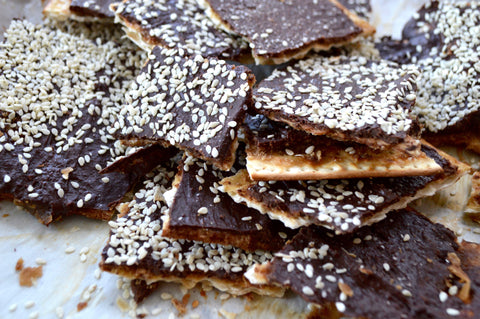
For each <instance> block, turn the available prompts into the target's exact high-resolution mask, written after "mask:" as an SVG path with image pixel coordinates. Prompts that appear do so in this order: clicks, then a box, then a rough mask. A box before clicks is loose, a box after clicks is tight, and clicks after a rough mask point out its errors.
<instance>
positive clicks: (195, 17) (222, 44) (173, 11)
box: [112, 0, 250, 60]
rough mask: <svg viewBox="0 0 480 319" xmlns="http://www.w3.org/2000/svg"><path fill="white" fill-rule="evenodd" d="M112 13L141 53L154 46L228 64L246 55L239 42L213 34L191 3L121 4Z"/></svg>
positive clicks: (147, 0) (144, 0) (143, 0)
mask: <svg viewBox="0 0 480 319" xmlns="http://www.w3.org/2000/svg"><path fill="white" fill-rule="evenodd" d="M112 10H114V11H115V17H116V19H115V21H116V22H117V23H121V24H123V25H124V26H125V32H126V34H127V36H128V37H129V38H130V39H131V40H132V41H133V42H135V43H136V44H137V45H139V46H140V47H141V48H143V49H144V50H148V51H150V50H151V49H152V48H153V47H154V46H157V45H158V46H161V47H164V48H172V49H173V48H176V49H183V50H185V51H186V52H187V53H188V54H189V55H197V54H198V55H201V56H204V57H209V56H213V57H218V58H224V59H230V60H232V59H238V58H241V56H243V55H245V56H248V55H250V54H249V52H248V50H247V49H248V48H247V46H246V44H245V43H244V42H243V41H242V39H240V38H235V37H233V36H232V35H229V34H228V33H225V32H223V31H220V30H217V29H216V28H215V26H214V24H213V22H212V21H210V19H208V17H207V16H205V12H204V10H203V9H202V8H200V6H199V5H198V3H197V2H196V1H195V0H182V1H178V0H157V1H151V0H124V1H123V2H121V3H117V4H114V5H112Z"/></svg>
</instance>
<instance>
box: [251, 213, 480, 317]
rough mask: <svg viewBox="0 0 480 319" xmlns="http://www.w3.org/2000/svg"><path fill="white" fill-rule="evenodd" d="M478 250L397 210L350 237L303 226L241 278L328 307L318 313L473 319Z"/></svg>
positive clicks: (479, 297) (477, 301)
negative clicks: (270, 258) (274, 286)
mask: <svg viewBox="0 0 480 319" xmlns="http://www.w3.org/2000/svg"><path fill="white" fill-rule="evenodd" d="M479 253H480V245H479V244H476V243H469V242H466V241H463V242H462V243H458V241H457V238H456V237H455V235H454V234H453V232H451V231H450V230H448V229H446V228H445V227H444V226H442V225H440V224H434V223H432V222H431V221H429V220H428V219H427V218H425V217H424V216H422V215H420V214H418V213H415V212H412V211H409V210H401V211H396V212H392V213H391V214H389V216H388V218H386V219H385V220H383V221H381V222H380V223H378V224H375V225H373V226H370V227H364V228H361V229H359V230H358V231H357V232H356V233H354V234H349V235H343V236H335V235H333V234H331V233H328V232H326V231H325V230H324V229H321V228H314V227H309V228H304V229H302V230H301V231H300V233H299V234H298V235H297V236H296V237H294V239H293V240H292V241H291V242H290V243H289V244H287V245H286V246H285V248H284V249H283V250H282V251H281V252H279V253H277V254H275V258H274V259H273V261H272V262H270V263H269V264H266V265H262V266H258V267H256V272H255V271H252V272H249V274H247V276H248V278H249V279H250V278H251V279H252V282H255V283H259V282H268V283H277V284H279V285H281V286H283V287H289V288H291V289H292V290H293V291H294V292H296V293H297V294H298V295H300V296H301V297H302V298H303V299H305V300H306V301H307V302H310V303H312V304H314V305H317V306H319V307H321V308H322V309H323V310H324V311H325V310H330V311H329V312H330V313H329V315H326V314H324V316H323V317H322V318H340V317H342V318H343V317H348V318H477V317H478V315H479V314H480V294H479V289H480V285H479V283H480V262H479V258H478V255H479ZM327 312H328V311H327Z"/></svg>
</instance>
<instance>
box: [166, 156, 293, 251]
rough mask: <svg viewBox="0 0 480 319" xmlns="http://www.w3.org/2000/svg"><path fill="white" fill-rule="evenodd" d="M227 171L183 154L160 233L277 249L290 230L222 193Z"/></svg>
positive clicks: (177, 237) (252, 247)
mask: <svg viewBox="0 0 480 319" xmlns="http://www.w3.org/2000/svg"><path fill="white" fill-rule="evenodd" d="M235 171H236V170H235ZM231 175H233V173H231V172H222V171H220V170H219V169H215V168H214V167H213V166H212V165H208V164H206V163H205V162H204V161H202V160H198V159H195V158H193V157H191V156H186V157H185V158H184V159H183V161H182V162H181V163H180V166H179V173H178V174H177V176H176V178H175V183H174V187H173V192H174V193H175V194H174V198H173V199H172V200H171V201H172V202H171V203H170V205H169V206H170V208H169V210H168V217H167V218H166V220H165V224H164V226H163V236H165V237H169V238H175V239H188V240H196V241H202V242H206V243H216V244H222V245H232V246H235V247H239V248H242V249H245V250H247V251H255V250H257V249H262V250H269V251H276V250H279V249H281V248H282V247H283V245H284V244H285V241H286V239H287V234H291V233H292V231H291V230H289V229H288V228H286V227H285V226H284V225H283V224H282V223H281V222H279V221H274V220H272V219H270V218H269V217H268V216H266V215H263V214H260V213H259V212H258V211H257V210H256V209H253V208H248V207H247V206H245V205H242V204H239V203H236V202H234V201H233V199H232V198H231V197H230V196H229V195H228V194H226V193H224V192H223V190H222V187H221V186H220V184H219V182H220V180H221V179H222V178H223V177H226V176H231ZM170 196H173V194H170Z"/></svg>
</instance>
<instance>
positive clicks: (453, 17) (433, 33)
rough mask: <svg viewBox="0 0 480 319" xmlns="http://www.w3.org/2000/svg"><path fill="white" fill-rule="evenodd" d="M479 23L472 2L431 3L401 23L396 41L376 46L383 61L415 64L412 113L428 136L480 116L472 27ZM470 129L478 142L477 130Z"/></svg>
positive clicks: (475, 34)
mask: <svg viewBox="0 0 480 319" xmlns="http://www.w3.org/2000/svg"><path fill="white" fill-rule="evenodd" d="M479 23H480V9H479V7H478V6H477V5H476V4H475V3H469V2H448V1H447V2H438V1H432V2H429V3H427V4H426V5H424V6H423V7H422V8H421V9H420V10H419V11H418V12H417V13H416V14H415V15H414V16H413V18H412V19H411V20H410V21H409V22H408V23H407V24H406V25H405V27H404V29H403V33H402V40H401V41H397V42H393V43H392V41H391V40H388V39H387V40H386V42H384V43H383V44H380V45H379V46H378V48H379V49H380V51H381V53H382V55H383V56H384V57H385V58H389V59H394V60H397V61H400V62H403V63H414V64H416V65H417V66H418V67H419V69H420V70H421V71H422V75H421V77H419V79H418V87H419V90H418V94H417V102H416V105H415V107H414V108H413V109H412V111H413V112H414V113H415V114H416V115H417V116H418V118H419V121H420V122H421V123H423V124H424V125H425V128H426V129H427V131H429V132H432V133H438V132H442V131H444V130H445V129H448V128H450V127H452V126H455V125H458V127H462V125H465V123H462V122H463V121H464V120H468V119H469V118H470V117H471V116H472V115H475V114H477V115H478V114H479V113H480V102H479V94H480V93H479V92H480V91H479V88H480V81H479V77H478V74H477V73H478V71H477V69H478V59H479V54H480V53H479V50H478V46H479V44H480V36H479V33H478V32H477V31H476V30H475V28H474V27H473V26H475V25H478V24H479ZM402 45H403V46H404V49H402V50H401V51H398V48H399V47H400V46H402ZM477 123H478V122H477ZM474 129H475V131H472V132H475V133H476V134H475V135H476V137H477V141H478V138H479V135H478V127H476V126H475V127H474ZM457 136H461V134H458V135H457ZM454 140H455V138H454V137H453V138H452V141H454Z"/></svg>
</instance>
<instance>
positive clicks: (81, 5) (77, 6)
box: [43, 0, 116, 22]
mask: <svg viewBox="0 0 480 319" xmlns="http://www.w3.org/2000/svg"><path fill="white" fill-rule="evenodd" d="M114 2H116V0H47V1H46V5H45V7H44V9H43V14H44V15H45V16H47V17H50V18H53V19H58V20H66V19H74V20H79V21H102V22H113V17H114V14H113V11H112V10H110V5H111V4H112V3H114Z"/></svg>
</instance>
